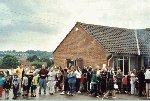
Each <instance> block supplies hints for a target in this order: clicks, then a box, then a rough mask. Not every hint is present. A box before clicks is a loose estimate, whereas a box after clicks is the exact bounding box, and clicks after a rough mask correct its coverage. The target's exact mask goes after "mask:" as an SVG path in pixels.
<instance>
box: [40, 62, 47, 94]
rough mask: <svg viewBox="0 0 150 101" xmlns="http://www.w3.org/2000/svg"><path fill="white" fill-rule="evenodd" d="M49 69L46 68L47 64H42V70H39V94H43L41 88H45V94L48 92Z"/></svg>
mask: <svg viewBox="0 0 150 101" xmlns="http://www.w3.org/2000/svg"><path fill="white" fill-rule="evenodd" d="M47 74H48V71H47V69H46V68H45V65H44V64H43V65H42V68H41V70H40V71H39V86H40V88H39V94H41V89H42V88H43V89H44V94H46V77H47Z"/></svg>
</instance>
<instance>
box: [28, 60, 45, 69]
mask: <svg viewBox="0 0 150 101" xmlns="http://www.w3.org/2000/svg"><path fill="white" fill-rule="evenodd" d="M43 64H45V63H44V62H39V61H34V62H32V64H31V66H36V67H37V68H41V67H42V65H43Z"/></svg>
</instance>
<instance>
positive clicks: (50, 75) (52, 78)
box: [47, 71, 56, 81]
mask: <svg viewBox="0 0 150 101" xmlns="http://www.w3.org/2000/svg"><path fill="white" fill-rule="evenodd" d="M47 75H48V80H49V81H52V80H55V77H56V72H54V71H52V72H51V71H50V72H49V73H48V74H47Z"/></svg>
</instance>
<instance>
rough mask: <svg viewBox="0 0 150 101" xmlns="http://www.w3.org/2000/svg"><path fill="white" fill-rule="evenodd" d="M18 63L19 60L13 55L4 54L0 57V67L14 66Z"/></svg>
mask: <svg viewBox="0 0 150 101" xmlns="http://www.w3.org/2000/svg"><path fill="white" fill-rule="evenodd" d="M18 65H19V61H18V59H17V58H16V57H15V56H12V55H6V56H5V57H4V58H3V59H2V67H8V68H14V67H17V66H18Z"/></svg>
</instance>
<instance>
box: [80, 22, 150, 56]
mask: <svg viewBox="0 0 150 101" xmlns="http://www.w3.org/2000/svg"><path fill="white" fill-rule="evenodd" d="M80 26H81V27H82V28H83V29H84V30H85V31H86V32H87V33H89V34H90V36H92V37H93V38H94V39H95V40H96V41H97V42H98V43H99V44H100V45H101V46H102V47H103V48H104V49H106V50H107V51H108V52H110V53H129V54H139V55H140V54H149V53H150V29H126V28H117V27H108V26H101V25H93V24H85V23H80Z"/></svg>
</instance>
